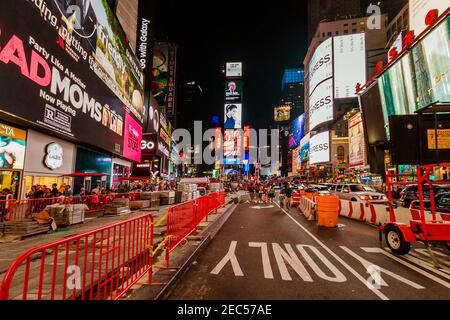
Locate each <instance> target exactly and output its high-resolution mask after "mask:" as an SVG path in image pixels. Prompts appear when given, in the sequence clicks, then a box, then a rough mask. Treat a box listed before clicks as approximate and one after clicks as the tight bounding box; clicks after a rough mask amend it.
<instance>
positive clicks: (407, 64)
mask: <svg viewBox="0 0 450 320" xmlns="http://www.w3.org/2000/svg"><path fill="white" fill-rule="evenodd" d="M412 77H413V71H412V64H411V57H410V54H409V53H408V54H406V55H405V56H403V58H402V59H401V60H399V61H397V62H396V63H395V64H394V65H393V66H392V67H390V68H389V69H388V70H387V71H386V72H385V73H384V74H383V75H382V76H381V77H380V78H379V83H378V85H379V89H380V97H381V106H382V110H383V117H384V124H385V125H386V129H387V132H386V133H387V135H388V138H389V130H388V123H389V120H388V119H389V116H392V115H404V114H413V113H414V111H415V110H416V107H415V105H416V100H415V99H416V98H415V97H416V93H415V86H414V84H413V78H412Z"/></svg>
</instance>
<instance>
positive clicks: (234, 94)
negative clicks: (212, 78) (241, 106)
mask: <svg viewBox="0 0 450 320" xmlns="http://www.w3.org/2000/svg"><path fill="white" fill-rule="evenodd" d="M242 89H243V82H242V81H241V80H227V81H226V83H225V101H226V102H228V103H239V102H241V101H242V93H243V91H242Z"/></svg>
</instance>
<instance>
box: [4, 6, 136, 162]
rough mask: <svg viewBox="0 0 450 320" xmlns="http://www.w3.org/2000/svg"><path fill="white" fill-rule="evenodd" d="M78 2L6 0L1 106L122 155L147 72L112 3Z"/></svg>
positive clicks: (35, 122) (63, 134) (7, 111)
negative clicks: (129, 119)
mask: <svg viewBox="0 0 450 320" xmlns="http://www.w3.org/2000/svg"><path fill="white" fill-rule="evenodd" d="M78 2H80V1H64V2H63V1H57V0H54V1H50V2H45V1H38V0H36V1H26V0H16V1H14V0H4V1H2V5H1V6H2V10H0V31H1V32H0V86H1V87H2V88H3V89H4V90H2V91H1V92H0V111H3V112H6V113H9V114H13V115H15V116H18V117H20V118H22V119H25V120H27V121H29V122H32V123H33V124H34V126H39V127H44V128H46V129H49V130H51V131H53V132H55V133H57V134H58V135H61V136H64V137H66V138H70V139H73V140H76V141H79V142H83V143H89V144H91V145H95V146H97V147H100V148H102V149H104V150H107V151H109V152H112V153H114V154H117V155H121V156H123V155H124V138H125V137H124V122H125V115H132V116H133V117H134V118H135V119H136V122H137V123H139V125H142V122H143V117H144V114H143V113H144V112H145V111H144V108H143V89H142V71H141V69H140V67H139V64H138V62H137V59H136V58H135V57H134V55H133V54H132V51H131V50H130V49H129V47H128V46H127V45H126V43H125V40H124V38H122V37H121V32H119V29H120V27H119V25H118V22H117V20H116V18H115V17H114V15H113V13H112V12H111V10H110V9H109V7H108V5H107V2H106V1H86V2H83V4H84V5H82V3H81V2H80V3H78Z"/></svg>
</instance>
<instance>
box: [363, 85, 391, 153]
mask: <svg viewBox="0 0 450 320" xmlns="http://www.w3.org/2000/svg"><path fill="white" fill-rule="evenodd" d="M359 105H360V107H361V110H362V113H363V120H364V128H365V130H366V133H365V134H367V143H368V144H369V145H377V144H380V143H385V142H387V137H386V129H385V127H384V124H385V123H384V118H383V110H382V107H381V97H380V90H379V88H378V82H374V84H373V85H371V86H370V87H369V88H367V89H366V90H365V91H364V93H363V94H362V95H361V96H360V97H359Z"/></svg>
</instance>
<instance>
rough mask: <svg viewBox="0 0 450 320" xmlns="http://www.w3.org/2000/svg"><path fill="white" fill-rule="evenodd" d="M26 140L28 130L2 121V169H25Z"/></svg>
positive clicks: (0, 150) (0, 142) (0, 145)
mask: <svg viewBox="0 0 450 320" xmlns="http://www.w3.org/2000/svg"><path fill="white" fill-rule="evenodd" d="M26 140H27V132H26V131H24V130H20V129H17V128H14V127H11V126H8V125H6V124H4V123H0V169H18V170H22V169H23V166H24V163H25V147H26Z"/></svg>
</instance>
